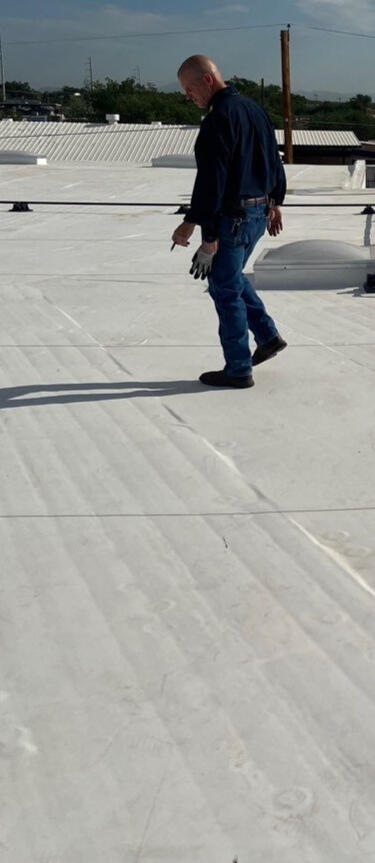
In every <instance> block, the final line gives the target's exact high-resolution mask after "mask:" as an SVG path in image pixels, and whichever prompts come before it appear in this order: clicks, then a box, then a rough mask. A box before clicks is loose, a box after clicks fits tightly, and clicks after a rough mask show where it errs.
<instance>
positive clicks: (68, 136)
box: [0, 120, 198, 162]
mask: <svg viewBox="0 0 375 863" xmlns="http://www.w3.org/2000/svg"><path fill="white" fill-rule="evenodd" d="M197 134H198V127H196V126H162V127H153V126H151V125H141V124H125V123H122V124H119V125H118V126H117V125H113V126H107V125H103V126H97V125H94V124H86V123H63V124H62V123H56V124H55V123H48V124H43V126H41V125H39V124H37V123H25V122H13V121H9V120H3V121H2V122H1V123H0V149H6V150H16V151H27V152H29V153H33V154H36V153H37V154H39V155H44V156H47V158H48V159H50V160H53V161H95V162H96V161H100V162H151V159H153V158H155V157H156V156H162V155H164V154H166V153H192V152H193V149H194V142H195V139H196V136H197Z"/></svg>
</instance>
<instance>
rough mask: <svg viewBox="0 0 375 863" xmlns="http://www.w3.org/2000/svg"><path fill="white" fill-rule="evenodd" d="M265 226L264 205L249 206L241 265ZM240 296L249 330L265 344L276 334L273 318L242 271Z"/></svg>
mask: <svg viewBox="0 0 375 863" xmlns="http://www.w3.org/2000/svg"><path fill="white" fill-rule="evenodd" d="M266 226H267V217H266V215H265V213H264V207H256V208H255V207H251V209H249V210H248V211H247V222H246V228H245V230H246V246H245V249H244V259H243V267H244V266H245V264H246V263H247V261H248V259H249V257H250V255H251V254H252V252H253V251H254V249H255V246H256V244H257V242H258V241H259V240H260V238H261V237H262V236H263V234H264V232H265V230H266ZM242 297H243V299H244V301H245V304H246V313H247V322H248V327H249V330H251V332H252V333H253V335H254V338H255V341H256V343H257V344H258V345H262V344H266V343H267V342H269V341H271V340H272V339H274V338H275V336H277V334H278V333H277V327H276V324H275V322H274V320H273V319H272V318H271V317H270V315H269V314H268V312H267V311H266V307H265V305H264V303H263V302H262V300H261V299H260V297H258V294H257V292H256V290H255V288H254V286H253V284H252V282H251V279H250V278H249V276H245V274H244V273H242Z"/></svg>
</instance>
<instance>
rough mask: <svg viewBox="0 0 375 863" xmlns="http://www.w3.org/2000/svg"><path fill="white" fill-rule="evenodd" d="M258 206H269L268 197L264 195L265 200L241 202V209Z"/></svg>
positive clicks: (243, 200) (248, 199)
mask: <svg viewBox="0 0 375 863" xmlns="http://www.w3.org/2000/svg"><path fill="white" fill-rule="evenodd" d="M256 204H268V195H264V196H263V198H241V200H240V206H241V207H251V205H254V206H255V205H256Z"/></svg>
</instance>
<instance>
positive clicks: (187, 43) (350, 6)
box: [0, 0, 375, 94]
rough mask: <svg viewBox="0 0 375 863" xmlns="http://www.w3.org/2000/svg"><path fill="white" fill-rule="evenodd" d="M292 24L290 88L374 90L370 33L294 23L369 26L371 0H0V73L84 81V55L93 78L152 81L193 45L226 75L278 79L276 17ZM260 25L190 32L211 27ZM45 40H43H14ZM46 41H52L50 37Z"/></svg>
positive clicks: (161, 78) (38, 82)
mask: <svg viewBox="0 0 375 863" xmlns="http://www.w3.org/2000/svg"><path fill="white" fill-rule="evenodd" d="M288 22H290V23H292V24H296V25H297V24H299V25H300V26H296V27H293V28H292V34H291V60H292V89H293V90H296V91H297V90H309V91H312V92H314V91H321V90H331V91H337V92H339V93H347V92H350V93H351V92H354V93H357V92H365V93H372V94H374V93H375V76H374V73H373V67H374V64H373V54H374V50H375V39H374V40H372V39H363V38H355V37H352V36H339V35H334V34H330V33H322V32H318V31H314V30H311V29H307V26H306V27H303V26H301V25H308V26H322V27H328V28H329V27H333V28H337V29H342V30H353V31H356V32H361V33H373V34H375V4H374V0H234V2H228V0H189V3H188V4H187V3H184V4H182V3H181V2H178V0H156V2H152V0H126V2H113V3H103V2H102V0H75V2H73V0H34V2H33V3H32V4H30V2H27V0H2V7H1V17H0V32H1V35H2V39H3V43H4V56H5V62H6V77H7V78H8V79H10V80H14V79H17V80H28V81H30V83H31V84H32V85H34V86H37V87H39V86H43V85H45V86H60V85H62V84H64V83H66V84H72V85H74V86H81V85H82V83H83V80H84V77H85V63H86V61H87V58H88V57H89V56H90V55H91V57H92V64H93V72H94V77H95V78H97V79H99V80H104V78H105V77H106V76H108V77H112V78H117V79H120V80H121V79H122V78H126V77H128V76H129V75H132V74H135V70H136V68H137V67H138V69H139V71H140V76H141V80H142V82H147V81H152V82H155V83H156V84H157V85H161V84H168V83H171V82H173V81H174V80H175V70H176V68H177V67H178V66H179V65H180V63H181V62H182V60H183V59H184V58H185V57H186V56H188V55H189V54H193V53H198V52H199V53H206V54H210V55H211V56H213V57H214V59H215V60H216V62H217V63H218V65H219V66H221V68H222V71H223V74H224V77H227V78H228V77H230V76H231V75H239V76H242V77H247V78H252V79H253V80H259V79H260V78H261V77H264V78H265V80H266V82H268V83H276V84H279V83H280V47H279V46H280V38H279V30H280V28H281V25H285V24H286V23H288ZM261 24H275V25H276V26H275V27H274V28H273V27H269V28H264V29H254V30H248V29H239V30H237V31H233V32H228V33H222V32H218V33H197V32H196V31H197V30H203V29H206V28H207V29H208V28H229V27H238V28H246V27H247V26H248V25H261ZM165 30H169V31H170V30H192V31H193V33H190V34H185V35H175V36H171V37H167V36H158V37H154V38H147V37H139V38H132V39H123V40H122V39H114V40H112V39H108V40H103V41H100V40H93V41H81V42H78V41H77V42H66V43H52V42H51V41H50V40H53V39H64V38H66V39H72V38H76V37H77V38H78V37H82V36H84V37H86V38H87V37H94V36H98V35H102V36H113V35H121V34H126V33H141V34H143V33H150V32H162V31H165ZM33 40H46V42H47V44H35V45H34V44H24V45H13V44H11V43H12V42H15V41H33ZM48 43H49V44H48Z"/></svg>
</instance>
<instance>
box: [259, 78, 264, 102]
mask: <svg viewBox="0 0 375 863" xmlns="http://www.w3.org/2000/svg"><path fill="white" fill-rule="evenodd" d="M260 102H261V105H262V108H264V78H262V79H261V82H260Z"/></svg>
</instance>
